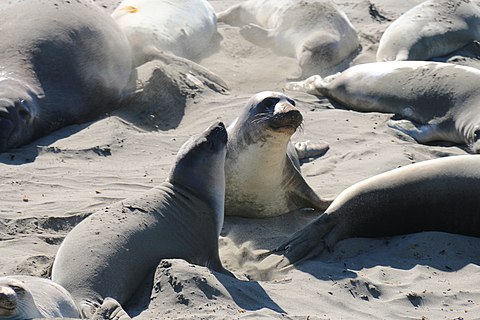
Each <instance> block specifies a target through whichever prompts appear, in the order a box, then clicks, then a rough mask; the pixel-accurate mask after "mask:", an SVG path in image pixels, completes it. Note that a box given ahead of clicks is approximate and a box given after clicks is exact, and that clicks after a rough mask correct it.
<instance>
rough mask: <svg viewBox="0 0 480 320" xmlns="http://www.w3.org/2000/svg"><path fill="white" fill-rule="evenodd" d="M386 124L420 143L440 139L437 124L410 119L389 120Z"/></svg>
mask: <svg viewBox="0 0 480 320" xmlns="http://www.w3.org/2000/svg"><path fill="white" fill-rule="evenodd" d="M388 126H389V127H390V128H392V129H396V130H398V131H400V132H403V133H405V134H406V135H408V136H410V137H412V138H413V139H415V141H417V142H420V143H428V142H433V141H438V140H441V137H440V136H439V134H438V133H439V130H438V129H439V125H438V124H419V123H415V122H413V121H410V120H405V119H402V120H389V121H388Z"/></svg>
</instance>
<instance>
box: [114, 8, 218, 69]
mask: <svg viewBox="0 0 480 320" xmlns="http://www.w3.org/2000/svg"><path fill="white" fill-rule="evenodd" d="M112 17H113V18H114V19H115V21H116V22H117V23H118V25H119V26H120V28H121V29H122V30H123V31H124V32H125V34H126V35H127V38H128V40H129V41H130V44H131V46H132V53H133V58H134V62H135V65H137V66H138V65H141V64H143V63H145V62H147V61H149V60H150V59H151V58H152V57H154V56H155V55H156V53H158V52H159V51H165V52H168V53H172V54H174V55H177V56H180V57H183V58H187V59H192V60H196V59H198V58H199V57H201V56H202V54H203V53H204V52H205V51H206V49H207V48H208V47H209V46H211V45H212V42H213V39H214V36H215V35H216V34H217V17H216V15H215V11H214V10H213V8H212V6H211V5H210V3H208V1H206V0H181V1H172V0H124V1H122V2H121V3H120V4H119V5H118V7H117V8H116V9H115V10H114V11H113V13H112Z"/></svg>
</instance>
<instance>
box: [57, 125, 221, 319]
mask: <svg viewBox="0 0 480 320" xmlns="http://www.w3.org/2000/svg"><path fill="white" fill-rule="evenodd" d="M226 143H227V132H226V130H225V127H224V125H223V123H217V124H214V125H212V126H210V127H209V128H208V129H207V130H205V131H204V132H203V133H202V134H200V135H198V136H194V137H192V138H191V139H189V140H188V141H187V142H186V143H185V144H184V145H183V146H182V147H181V149H180V151H179V152H178V155H177V159H176V162H175V165H174V166H173V168H172V170H171V172H170V174H169V177H168V178H167V180H166V181H165V182H164V183H162V184H161V185H159V186H158V187H156V188H153V189H151V190H149V191H147V192H145V193H144V194H142V195H140V196H138V197H135V198H132V199H129V200H124V201H121V202H117V203H115V204H113V205H111V206H109V208H107V209H105V210H102V211H98V212H95V213H94V214H92V215H91V216H89V217H88V218H87V219H85V220H83V221H82V222H80V223H79V224H78V225H77V226H76V227H75V228H73V229H72V231H71V232H69V233H68V234H67V236H66V238H65V240H64V241H63V242H62V244H61V245H60V248H59V250H58V253H57V255H56V257H55V261H54V263H53V268H52V280H53V281H55V282H57V283H59V284H61V285H62V286H63V287H64V288H65V289H67V290H68V291H69V292H70V293H71V294H72V296H73V298H74V299H75V301H76V302H77V304H78V305H79V307H80V309H81V311H82V314H83V315H84V316H86V317H91V316H92V314H95V311H98V310H96V309H97V308H99V306H100V305H102V302H103V303H104V304H103V305H102V306H101V307H100V308H99V309H100V310H101V312H102V313H103V312H104V311H105V308H106V309H107V311H108V313H107V314H120V315H122V316H123V317H124V318H125V319H128V315H126V313H125V311H123V310H122V308H121V306H120V305H123V304H125V303H126V302H127V301H128V300H129V299H130V297H131V296H132V294H133V293H134V292H135V291H136V289H137V288H138V286H139V285H140V284H141V283H142V281H143V280H144V279H145V278H146V276H147V275H148V274H149V273H150V272H153V270H155V268H156V267H157V265H158V263H159V262H160V260H161V259H168V258H179V259H184V260H187V261H188V262H190V263H194V264H199V265H202V266H206V267H209V268H211V269H213V270H216V271H220V272H224V273H228V272H227V271H226V270H225V269H224V268H223V267H222V264H221V262H220V258H219V254H218V238H219V234H220V230H221V228H222V226H223V208H224V195H225V176H224V162H225V153H226ZM107 297H108V298H109V299H106V298H107ZM104 299H105V300H104ZM105 304H106V305H105Z"/></svg>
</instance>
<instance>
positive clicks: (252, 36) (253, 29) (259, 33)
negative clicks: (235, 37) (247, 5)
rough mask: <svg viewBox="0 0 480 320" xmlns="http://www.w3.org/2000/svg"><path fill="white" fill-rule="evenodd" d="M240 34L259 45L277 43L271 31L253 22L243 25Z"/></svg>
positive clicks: (270, 45) (269, 45) (271, 45)
mask: <svg viewBox="0 0 480 320" xmlns="http://www.w3.org/2000/svg"><path fill="white" fill-rule="evenodd" d="M240 34H241V35H242V36H243V37H244V38H245V39H247V40H248V41H250V42H251V43H253V44H255V45H257V46H259V47H264V48H267V47H274V45H275V43H274V38H273V37H272V36H270V31H269V30H268V29H265V28H262V27H260V26H258V25H256V24H253V23H250V24H249V25H246V26H244V27H242V28H241V29H240Z"/></svg>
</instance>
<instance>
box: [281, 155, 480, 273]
mask: <svg viewBox="0 0 480 320" xmlns="http://www.w3.org/2000/svg"><path fill="white" fill-rule="evenodd" d="M479 194H480V155H463V156H452V157H448V158H440V159H435V160H427V161H423V162H419V163H415V164H411V165H407V166H405V167H402V168H398V169H394V170H391V171H387V172H385V173H382V174H379V175H376V176H373V177H371V178H369V179H366V180H364V181H361V182H359V183H356V184H354V185H353V186H351V187H349V188H347V189H346V190H344V191H343V192H342V193H340V195H338V197H337V198H336V199H335V200H334V201H333V203H332V204H331V205H330V207H328V209H327V210H326V211H325V214H323V215H322V216H320V217H319V218H317V219H316V220H314V221H313V222H311V223H310V224H309V225H307V226H306V227H305V228H303V229H301V230H300V231H298V232H297V233H295V234H294V235H293V236H292V237H291V238H290V239H289V240H288V241H286V242H285V243H283V244H282V245H280V246H279V247H278V248H277V249H276V250H275V252H277V253H283V254H284V255H285V256H286V257H287V258H288V260H289V262H290V263H294V262H297V261H299V260H301V259H302V258H307V257H310V256H313V255H315V254H318V253H320V252H321V251H323V250H324V249H325V248H328V249H332V248H333V247H334V246H335V244H336V243H337V242H338V241H340V240H342V239H346V238H352V237H382V236H392V235H399V234H405V233H413V232H420V231H444V232H451V233H459V234H464V235H469V236H477V237H478V236H480V211H479V210H478V208H479V207H480V197H479V196H478V195H479Z"/></svg>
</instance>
